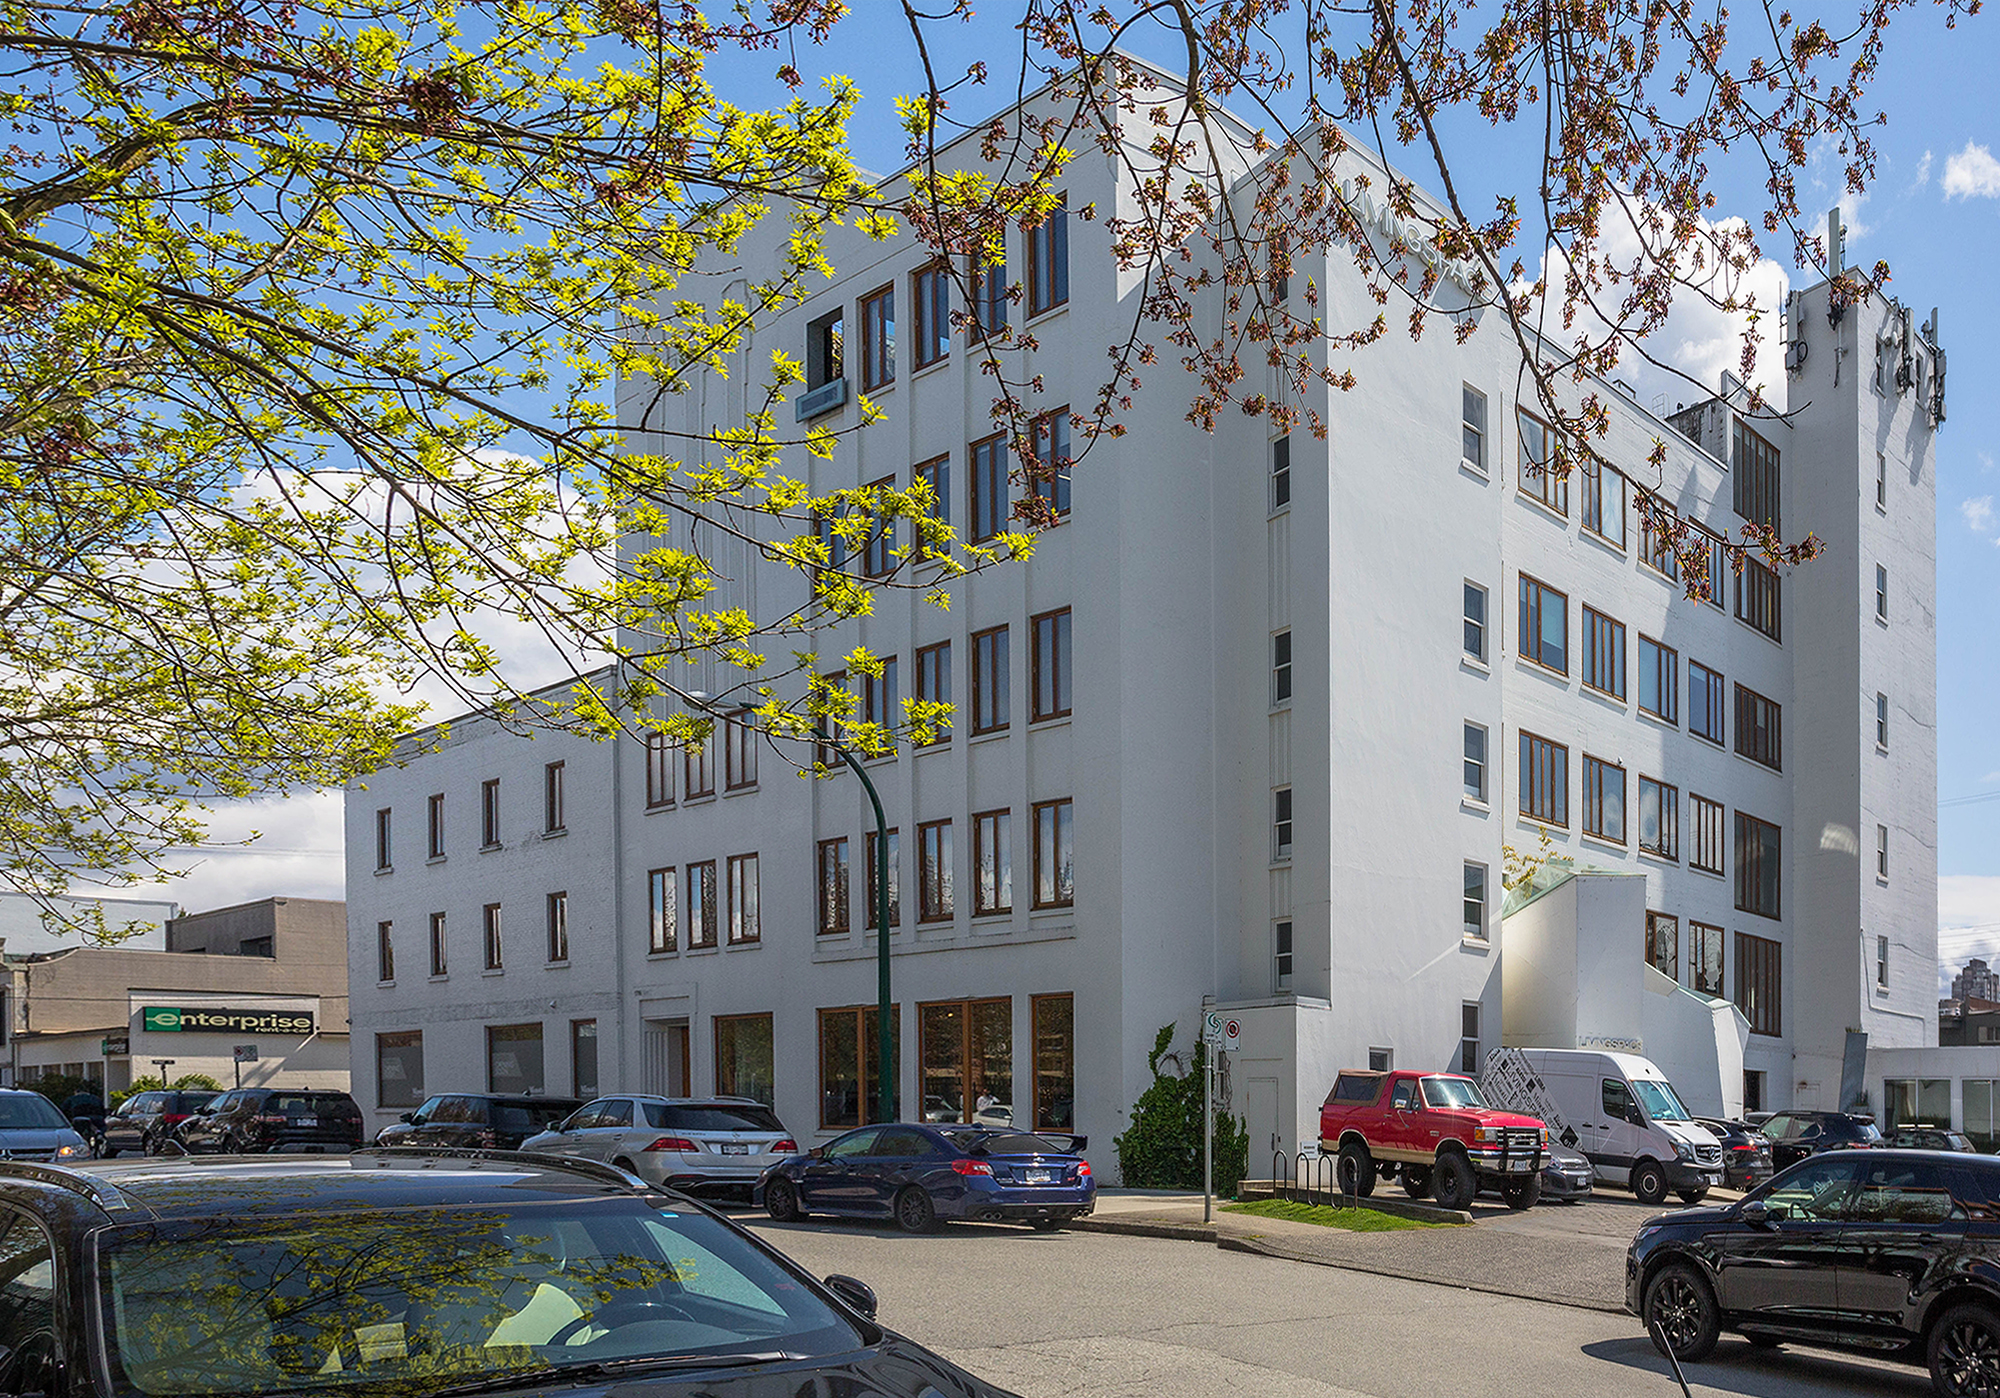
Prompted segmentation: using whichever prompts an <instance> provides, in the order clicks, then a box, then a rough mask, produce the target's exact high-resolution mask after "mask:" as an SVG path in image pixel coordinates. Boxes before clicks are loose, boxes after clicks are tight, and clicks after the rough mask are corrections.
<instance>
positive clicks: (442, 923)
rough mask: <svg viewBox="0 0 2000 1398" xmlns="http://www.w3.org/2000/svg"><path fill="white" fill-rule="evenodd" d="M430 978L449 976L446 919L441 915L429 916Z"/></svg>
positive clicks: (449, 963) (449, 964)
mask: <svg viewBox="0 0 2000 1398" xmlns="http://www.w3.org/2000/svg"><path fill="white" fill-rule="evenodd" d="M429 931H430V943H431V976H432V978H433V979H436V978H438V977H441V976H448V975H450V974H451V959H450V954H449V953H450V946H449V944H448V943H447V942H446V941H445V935H446V932H447V926H446V918H445V915H444V914H443V913H432V914H431V915H430V926H429Z"/></svg>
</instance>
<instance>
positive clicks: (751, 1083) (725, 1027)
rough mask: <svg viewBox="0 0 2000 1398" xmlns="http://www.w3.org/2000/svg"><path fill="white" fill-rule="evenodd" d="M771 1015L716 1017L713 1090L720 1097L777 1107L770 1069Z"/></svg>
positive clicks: (772, 1058) (772, 1062)
mask: <svg viewBox="0 0 2000 1398" xmlns="http://www.w3.org/2000/svg"><path fill="white" fill-rule="evenodd" d="M772 1049H773V1044H772V1038H771V1016H769V1015H768V1014H762V1015H717V1016H716V1017H715V1091H716V1095H717V1096H719V1097H748V1098H749V1099H750V1100H751V1101H753V1102H762V1103H763V1104H764V1105H765V1106H767V1107H770V1106H775V1105H776V1104H777V1100H778V1098H777V1090H776V1088H775V1087H774V1086H773V1082H772V1070H773V1067H774V1065H775V1064H776V1061H777V1055H776V1054H775V1053H774V1052H773V1051H772Z"/></svg>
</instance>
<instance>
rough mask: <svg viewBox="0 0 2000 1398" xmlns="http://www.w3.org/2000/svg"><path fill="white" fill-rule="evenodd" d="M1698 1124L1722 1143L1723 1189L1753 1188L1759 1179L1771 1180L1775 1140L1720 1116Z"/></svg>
mask: <svg viewBox="0 0 2000 1398" xmlns="http://www.w3.org/2000/svg"><path fill="white" fill-rule="evenodd" d="M1695 1124H1696V1125H1698V1126H1700V1127H1701V1128H1702V1129H1703V1130H1704V1131H1706V1132H1708V1134H1709V1135H1711V1136H1713V1137H1715V1139H1716V1140H1718V1141H1720V1142H1721V1143H1722V1187H1723V1188H1724V1189H1749V1188H1751V1187H1752V1186H1753V1185H1755V1184H1756V1183H1757V1181H1759V1180H1768V1179H1769V1178H1771V1173H1772V1171H1773V1170H1774V1169H1775V1168H1776V1166H1775V1165H1774V1164H1773V1163H1772V1160H1771V1139H1770V1137H1768V1136H1766V1135H1765V1134H1764V1133H1763V1132H1762V1131H1760V1130H1758V1129H1757V1128H1756V1127H1754V1126H1752V1125H1750V1124H1749V1123H1748V1122H1743V1121H1730V1120H1728V1119H1727V1118H1724V1117H1719V1116H1698V1117H1696V1118H1695Z"/></svg>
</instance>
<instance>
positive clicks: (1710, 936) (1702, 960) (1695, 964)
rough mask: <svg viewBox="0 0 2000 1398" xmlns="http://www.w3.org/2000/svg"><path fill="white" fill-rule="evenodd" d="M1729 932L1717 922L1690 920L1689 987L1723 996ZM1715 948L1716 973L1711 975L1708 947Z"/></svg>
mask: <svg viewBox="0 0 2000 1398" xmlns="http://www.w3.org/2000/svg"><path fill="white" fill-rule="evenodd" d="M1727 935H1728V934H1727V933H1725V932H1724V931H1723V929H1722V928H1721V927H1720V926H1718V925H1717V924H1715V923H1712V922H1696V921H1694V920H1693V919H1692V918H1690V919H1689V920H1688V978H1687V981H1686V984H1687V987H1688V989H1690V990H1693V991H1696V992H1698V993H1699V994H1702V995H1713V996H1715V997H1716V998H1717V999H1720V998H1722V982H1723V972H1724V970H1725V969H1726V968H1725V966H1724V964H1723V963H1724V962H1725V961H1727V960H1728V956H1727V953H1728V950H1729V948H1728V946H1727V945H1726V943H1725V938H1726V937H1727ZM1711 945H1712V946H1713V947H1714V948H1715V966H1714V971H1715V975H1714V977H1713V979H1712V980H1711V978H1710V976H1709V970H1710V967H1709V964H1708V948H1709V947H1710V946H1711Z"/></svg>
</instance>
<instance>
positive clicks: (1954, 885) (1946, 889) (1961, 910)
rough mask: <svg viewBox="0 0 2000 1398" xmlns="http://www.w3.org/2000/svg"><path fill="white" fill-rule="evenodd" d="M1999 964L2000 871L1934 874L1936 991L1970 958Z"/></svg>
mask: <svg viewBox="0 0 2000 1398" xmlns="http://www.w3.org/2000/svg"><path fill="white" fill-rule="evenodd" d="M1975 956H1979V957H1984V958H1985V959H1986V961H1987V962H1988V963H1990V964H1995V965H2000V874H1941V875H1939V876H1938V987H1939V989H1938V994H1939V995H1941V996H1942V995H1949V994H1950V993H1951V978H1952V974H1953V973H1954V972H1956V971H1958V970H1959V969H1961V968H1962V967H1963V966H1964V965H1965V963H1966V962H1967V961H1969V960H1970V959H1971V958H1973V957H1975Z"/></svg>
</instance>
